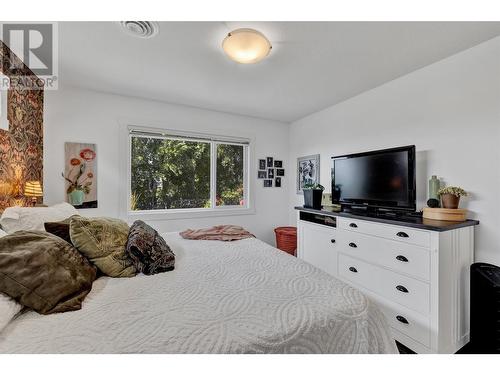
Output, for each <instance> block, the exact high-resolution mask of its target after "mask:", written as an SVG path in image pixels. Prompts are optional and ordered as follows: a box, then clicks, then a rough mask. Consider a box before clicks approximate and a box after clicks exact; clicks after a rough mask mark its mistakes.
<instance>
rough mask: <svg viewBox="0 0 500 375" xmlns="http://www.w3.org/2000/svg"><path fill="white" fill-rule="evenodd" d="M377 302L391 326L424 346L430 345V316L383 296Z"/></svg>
mask: <svg viewBox="0 0 500 375" xmlns="http://www.w3.org/2000/svg"><path fill="white" fill-rule="evenodd" d="M376 302H377V305H378V306H379V308H380V310H381V311H382V312H383V314H384V315H385V317H386V319H387V322H388V323H389V326H390V327H391V328H393V329H395V330H396V331H398V332H400V333H402V334H404V335H406V336H408V337H410V338H412V339H413V340H415V341H418V342H419V343H421V344H423V345H424V346H427V347H429V346H430V341H431V331H430V320H429V317H427V316H424V315H420V314H417V313H415V312H414V311H411V310H408V309H406V308H405V307H403V306H398V305H396V304H394V303H391V302H389V301H386V300H385V299H383V298H379V299H376Z"/></svg>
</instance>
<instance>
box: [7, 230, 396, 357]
mask: <svg viewBox="0 0 500 375" xmlns="http://www.w3.org/2000/svg"><path fill="white" fill-rule="evenodd" d="M164 237H165V239H166V240H167V243H169V244H170V245H171V247H172V249H173V251H174V252H175V254H176V268H175V270H174V271H171V272H166V273H162V274H158V275H153V276H145V275H138V276H136V277H133V278H108V277H102V278H99V279H98V280H96V281H95V282H94V284H93V288H92V291H91V292H90V293H89V295H88V296H87V298H86V300H85V301H84V303H83V307H82V309H81V310H79V311H73V312H66V313H59V314H53V315H39V314H37V313H35V312H32V311H30V312H26V313H24V314H21V315H20V316H18V317H17V318H15V319H14V320H13V321H12V322H11V323H10V324H9V325H8V326H7V327H6V328H5V329H4V330H3V331H2V332H1V333H0V353H396V346H395V343H394V340H393V338H392V335H391V332H390V329H389V327H388V325H387V323H386V321H385V318H384V316H383V314H382V313H381V312H380V311H379V309H378V308H377V306H376V305H375V303H374V302H372V301H371V300H369V299H368V298H367V297H365V296H364V295H363V294H362V293H361V292H359V291H357V290H356V289H354V288H352V287H350V286H348V285H347V284H345V283H343V282H341V281H340V280H337V279H335V278H333V277H332V276H330V275H328V274H326V273H324V272H322V271H321V270H319V269H317V268H315V267H313V266H311V265H309V264H308V263H305V262H303V261H301V260H299V259H296V258H295V257H293V256H290V255H288V254H286V253H284V252H281V251H279V250H277V249H275V248H273V247H271V246H269V245H267V244H266V243H264V242H262V241H260V240H258V239H254V238H251V239H245V240H240V241H234V242H220V241H189V240H184V239H182V238H181V237H180V236H179V235H178V234H177V233H168V234H166V235H164Z"/></svg>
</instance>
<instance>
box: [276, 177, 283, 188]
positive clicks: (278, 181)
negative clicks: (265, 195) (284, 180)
mask: <svg viewBox="0 0 500 375" xmlns="http://www.w3.org/2000/svg"><path fill="white" fill-rule="evenodd" d="M274 186H275V187H281V177H276V178H275V179H274Z"/></svg>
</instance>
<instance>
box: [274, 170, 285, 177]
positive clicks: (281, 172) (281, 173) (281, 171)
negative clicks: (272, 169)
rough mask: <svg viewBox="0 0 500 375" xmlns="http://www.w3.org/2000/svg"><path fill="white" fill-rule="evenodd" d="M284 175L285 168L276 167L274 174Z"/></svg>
mask: <svg viewBox="0 0 500 375" xmlns="http://www.w3.org/2000/svg"><path fill="white" fill-rule="evenodd" d="M284 175H285V170H284V169H283V168H276V176H280V177H283V176H284Z"/></svg>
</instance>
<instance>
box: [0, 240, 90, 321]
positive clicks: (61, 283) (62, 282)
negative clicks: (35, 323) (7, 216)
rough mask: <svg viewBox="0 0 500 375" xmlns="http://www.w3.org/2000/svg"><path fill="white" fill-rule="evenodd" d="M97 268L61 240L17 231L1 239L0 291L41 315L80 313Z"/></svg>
mask: <svg viewBox="0 0 500 375" xmlns="http://www.w3.org/2000/svg"><path fill="white" fill-rule="evenodd" d="M95 278H96V268H95V267H94V266H93V265H92V264H90V262H89V261H88V260H87V259H85V257H84V256H83V255H82V254H80V253H79V252H78V251H77V250H76V249H75V248H74V247H73V246H72V245H70V244H69V243H67V242H66V241H64V240H63V239H62V238H59V237H57V236H54V235H52V234H50V233H46V232H41V231H17V232H15V233H12V234H9V235H8V236H5V237H2V238H0V292H2V293H5V294H7V295H8V296H10V297H12V298H13V299H15V300H16V301H18V302H19V303H20V304H22V305H24V306H27V307H29V308H32V309H33V310H35V311H37V312H39V313H41V314H51V313H56V312H64V311H72V310H79V309H80V308H81V306H82V301H83V299H84V298H85V296H86V295H87V294H88V293H89V292H90V289H91V288H92V282H93V281H94V280H95Z"/></svg>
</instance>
